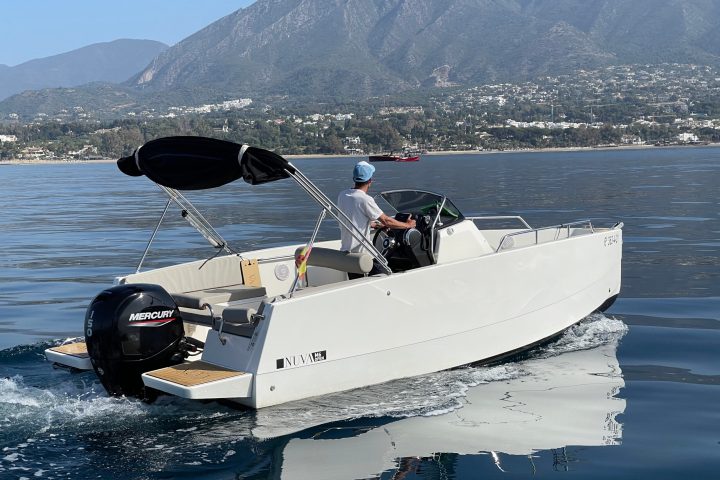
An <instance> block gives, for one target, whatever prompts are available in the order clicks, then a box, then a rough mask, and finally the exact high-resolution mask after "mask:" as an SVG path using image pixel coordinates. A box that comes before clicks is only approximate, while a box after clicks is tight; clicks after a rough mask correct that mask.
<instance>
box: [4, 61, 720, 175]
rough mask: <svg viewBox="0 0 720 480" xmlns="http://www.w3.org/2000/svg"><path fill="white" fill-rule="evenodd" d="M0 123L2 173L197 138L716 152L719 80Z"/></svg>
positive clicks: (628, 69) (696, 71)
mask: <svg viewBox="0 0 720 480" xmlns="http://www.w3.org/2000/svg"><path fill="white" fill-rule="evenodd" d="M115 113H116V115H117V119H114V120H101V119H102V118H106V117H107V112H102V111H88V110H86V109H84V108H81V107H75V108H73V109H71V110H67V109H63V110H61V111H58V112H53V113H43V114H38V115H34V116H33V117H32V118H23V117H22V115H20V114H18V113H10V114H6V115H4V116H0V161H10V160H26V161H47V160H60V161H63V160H97V159H105V158H117V157H118V156H120V155H123V154H127V153H128V152H130V151H132V150H133V149H134V148H135V147H137V145H141V144H142V143H144V142H145V141H147V140H150V139H152V138H156V137H159V136H166V135H178V134H183V135H205V136H212V137H216V138H222V139H228V140H234V141H241V142H244V143H250V144H255V145H262V146H264V147H266V148H270V149H273V150H276V151H278V152H280V153H282V154H286V155H287V154H305V155H323V154H334V155H338V154H341V155H342V154H347V155H367V154H369V153H373V152H389V151H395V152H402V151H405V152H437V151H476V152H477V151H508V150H528V149H548V148H592V147H595V148H597V147H618V146H668V145H699V144H700V145H701V144H707V143H716V142H718V141H720V72H718V71H717V70H716V69H714V68H713V67H709V66H698V65H683V64H662V65H626V66H611V67H607V68H603V69H598V70H581V71H578V72H576V73H573V74H571V75H560V76H547V77H543V78H539V79H535V80H534V81H532V82H525V83H497V84H487V85H478V86H474V87H460V86H456V85H450V86H446V88H433V89H430V90H426V91H423V92H417V91H414V92H412V93H405V94H403V93H399V94H398V95H397V96H387V95H386V96H383V97H375V98H372V99H369V100H366V101H363V102H355V103H353V102H342V103H341V102H339V101H338V102H337V103H335V104H331V103H325V104H316V105H307V104H300V103H298V102H292V101H291V100H290V99H288V98H272V99H251V98H236V99H227V100H223V101H221V102H218V103H212V104H204V105H199V106H182V105H178V106H171V107H168V108H165V109H154V108H149V107H146V108H136V109H133V108H130V107H128V108H127V109H126V110H120V111H117V112H115Z"/></svg>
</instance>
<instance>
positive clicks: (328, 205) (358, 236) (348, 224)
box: [285, 164, 392, 275]
mask: <svg viewBox="0 0 720 480" xmlns="http://www.w3.org/2000/svg"><path fill="white" fill-rule="evenodd" d="M290 165H291V166H292V167H293V168H294V169H295V171H294V172H291V171H289V170H285V172H286V173H287V174H288V175H289V176H290V177H292V179H293V180H295V182H297V184H298V185H300V187H301V188H302V189H303V190H305V191H306V192H307V193H308V195H310V197H311V198H312V199H313V200H315V201H316V202H317V203H318V204H319V205H320V206H321V207H322V208H324V209H325V210H326V211H327V213H328V214H329V215H330V216H331V217H333V218H334V219H335V220H337V221H338V223H339V224H340V225H341V226H342V227H343V228H345V229H346V230H347V231H348V232H350V234H351V235H352V236H353V238H354V239H355V240H357V241H358V242H360V244H361V245H362V246H363V247H364V248H365V249H366V250H367V251H368V252H369V253H370V255H372V256H373V258H375V260H377V262H378V263H379V264H380V267H381V268H382V269H383V270H385V272H386V273H387V274H388V275H390V274H392V270H391V269H390V266H389V265H388V263H387V259H385V257H383V256H382V254H381V253H380V252H379V251H378V250H377V248H375V246H374V245H373V244H372V242H370V240H368V239H367V238H366V237H365V235H364V234H363V232H361V231H360V230H359V229H358V228H357V227H356V226H355V224H354V223H352V221H351V220H350V218H349V217H348V216H347V215H345V213H344V212H343V211H342V210H340V209H339V208H338V207H337V205H335V204H334V203H333V202H332V200H330V199H329V198H328V197H327V195H325V194H324V193H323V192H322V191H321V190H320V189H319V188H318V187H317V186H316V185H315V184H314V183H312V181H310V179H309V178H307V177H306V176H305V175H304V174H303V173H302V172H301V171H300V170H298V169H297V167H295V165H293V164H290Z"/></svg>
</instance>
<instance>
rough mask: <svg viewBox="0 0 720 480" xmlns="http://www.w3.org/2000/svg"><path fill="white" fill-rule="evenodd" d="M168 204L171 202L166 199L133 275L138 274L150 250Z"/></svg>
mask: <svg viewBox="0 0 720 480" xmlns="http://www.w3.org/2000/svg"><path fill="white" fill-rule="evenodd" d="M170 202H172V200H170V199H168V201H167V203H166V204H165V209H164V210H163V212H162V215H160V220H158V223H157V225H155V230H153V233H152V235H150V240H148V244H147V247H145V252H143V255H142V258H141V259H140V263H138V266H137V269H136V270H135V273H140V268H142V264H143V262H144V261H145V257H146V256H147V254H148V251H149V250H150V245H152V242H153V240H155V235H157V232H158V229H159V228H160V224H161V223H162V221H163V220H164V219H165V214H166V213H167V211H168V208H169V207H170Z"/></svg>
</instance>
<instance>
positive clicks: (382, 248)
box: [373, 228, 398, 258]
mask: <svg viewBox="0 0 720 480" xmlns="http://www.w3.org/2000/svg"><path fill="white" fill-rule="evenodd" d="M373 245H374V246H375V248H376V249H377V250H378V251H379V252H380V253H382V256H383V257H385V258H387V256H388V253H390V252H391V251H392V250H394V249H395V248H397V246H398V242H397V240H395V235H394V234H393V230H391V229H389V228H379V229H378V230H377V231H376V232H375V235H374V236H373Z"/></svg>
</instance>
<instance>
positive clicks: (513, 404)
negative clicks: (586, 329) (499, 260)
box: [281, 341, 625, 479]
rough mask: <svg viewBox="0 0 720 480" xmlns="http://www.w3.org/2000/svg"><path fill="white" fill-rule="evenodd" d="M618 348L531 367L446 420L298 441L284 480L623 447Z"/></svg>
mask: <svg viewBox="0 0 720 480" xmlns="http://www.w3.org/2000/svg"><path fill="white" fill-rule="evenodd" d="M616 348H617V342H616V341H614V342H611V343H609V344H607V345H603V346H600V347H596V348H593V349H590V350H582V351H576V352H571V353H565V354H562V355H559V356H554V357H549V358H545V359H542V360H530V361H527V362H523V363H521V364H520V365H518V367H519V368H520V369H521V370H522V375H521V376H518V377H517V378H512V379H508V380H506V381H496V382H491V383H488V384H486V385H482V386H481V387H476V388H472V389H470V390H469V391H468V393H467V396H466V397H464V399H463V407H462V408H460V409H457V410H454V411H453V412H452V413H449V414H446V415H436V416H416V417H411V418H406V419H402V420H396V421H392V422H387V423H385V424H382V425H378V426H371V427H369V428H363V427H347V428H344V427H330V428H327V429H324V430H321V431H319V432H317V433H315V434H314V435H313V436H312V437H309V438H293V439H291V440H290V441H289V442H288V444H287V445H286V446H285V447H284V448H283V450H282V475H281V478H283V479H343V478H346V479H353V478H368V477H373V476H375V475H378V474H380V473H381V472H383V471H386V470H392V471H394V473H395V478H397V475H398V474H399V473H400V472H403V471H405V472H409V471H412V472H416V471H417V470H418V469H419V468H421V465H422V464H423V463H426V462H429V461H432V460H434V459H436V456H437V455H438V454H440V453H442V452H453V453H455V454H460V455H477V454H483V453H485V454H488V453H489V454H491V455H490V456H489V457H486V461H487V462H489V463H493V464H495V465H496V466H497V468H498V469H500V470H503V468H504V467H503V459H504V455H502V454H506V455H520V456H526V457H528V463H527V465H526V467H527V473H530V474H531V473H533V472H534V470H535V469H536V466H535V465H534V464H533V461H532V454H534V453H535V452H537V451H539V450H563V449H564V448H565V447H566V446H568V445H573V446H605V445H617V444H618V443H619V442H620V440H621V438H622V425H621V424H620V423H619V422H618V420H617V416H618V415H619V414H621V413H623V412H624V411H625V400H623V399H620V398H617V397H616V394H617V393H618V391H619V390H620V389H621V388H622V387H623V386H624V385H625V383H624V381H623V378H622V375H621V372H620V368H619V365H618V361H617V357H616V354H615V352H616Z"/></svg>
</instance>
